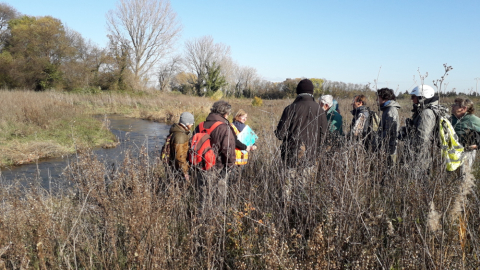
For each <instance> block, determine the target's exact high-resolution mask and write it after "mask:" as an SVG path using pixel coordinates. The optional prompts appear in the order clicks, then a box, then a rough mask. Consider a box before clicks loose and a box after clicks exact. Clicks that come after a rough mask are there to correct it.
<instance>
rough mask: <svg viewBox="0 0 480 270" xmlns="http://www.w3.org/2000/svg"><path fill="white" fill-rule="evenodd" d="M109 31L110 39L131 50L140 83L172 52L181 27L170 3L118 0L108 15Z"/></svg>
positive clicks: (166, 0)
mask: <svg viewBox="0 0 480 270" xmlns="http://www.w3.org/2000/svg"><path fill="white" fill-rule="evenodd" d="M107 29H108V32H109V34H110V36H111V39H113V40H116V41H120V40H122V41H125V42H126V44H124V45H128V46H129V47H130V49H131V51H130V53H131V57H130V58H131V59H132V62H131V66H130V68H131V70H132V72H133V74H134V79H135V81H136V82H140V81H141V80H143V79H145V78H146V77H147V76H148V75H149V74H148V73H149V72H150V71H151V69H152V67H154V66H155V65H156V64H157V63H158V61H159V60H160V59H162V58H163V57H164V56H166V55H168V54H169V53H170V51H171V50H172V48H173V45H174V43H175V41H176V39H177V38H178V37H179V34H180V31H181V25H180V23H179V22H178V21H177V14H176V13H175V12H174V11H173V10H172V9H171V7H170V1H168V0H119V2H118V3H117V5H116V9H115V10H110V11H109V12H108V14H107Z"/></svg>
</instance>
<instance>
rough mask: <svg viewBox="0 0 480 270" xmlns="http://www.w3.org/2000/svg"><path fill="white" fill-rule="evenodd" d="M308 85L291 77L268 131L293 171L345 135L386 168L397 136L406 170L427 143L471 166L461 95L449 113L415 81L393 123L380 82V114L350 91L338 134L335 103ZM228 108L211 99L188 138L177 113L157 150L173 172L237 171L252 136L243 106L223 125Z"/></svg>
mask: <svg viewBox="0 0 480 270" xmlns="http://www.w3.org/2000/svg"><path fill="white" fill-rule="evenodd" d="M313 89H314V86H313V83H312V82H311V81H310V80H308V79H304V80H302V81H300V82H299V84H298V86H297V88H296V92H297V97H296V99H295V100H294V101H293V103H292V104H290V105H288V106H287V107H286V108H285V109H284V110H283V113H282V116H281V118H280V121H279V122H278V126H277V128H276V130H275V136H276V137H277V138H278V139H279V140H281V141H282V143H281V146H280V153H281V158H282V162H283V163H284V166H285V167H286V168H288V169H289V170H291V171H293V172H294V173H298V172H304V171H305V170H307V171H308V170H310V171H311V170H313V169H314V168H315V165H316V162H317V160H318V157H319V155H320V151H323V150H322V149H332V148H333V149H335V148H337V147H338V146H340V145H342V144H343V143H345V142H346V141H353V142H358V144H359V145H361V146H362V147H363V148H364V149H365V150H366V151H372V152H381V153H384V154H385V155H384V156H386V159H387V161H386V164H387V165H388V166H389V167H391V166H395V165H396V164H398V162H399V161H398V158H397V151H398V149H397V148H398V142H399V140H402V141H405V143H404V145H405V147H404V148H405V149H408V153H407V154H402V155H403V156H404V157H403V158H408V159H413V160H414V162H412V163H414V164H416V166H415V168H413V167H412V170H414V171H415V173H416V174H419V175H425V174H428V169H429V166H430V164H431V163H432V159H433V158H434V155H433V154H432V149H442V151H443V152H442V153H443V154H444V157H445V159H446V161H447V163H448V162H450V165H451V168H453V169H452V170H454V169H456V168H457V167H459V166H460V165H461V164H463V163H465V164H466V165H467V166H472V164H473V160H474V158H475V154H476V149H477V145H478V143H479V142H480V135H479V134H480V118H478V117H477V116H475V115H474V112H475V108H474V104H473V102H472V101H471V100H470V99H468V98H461V97H459V98H456V99H455V102H454V103H453V104H451V114H450V113H448V112H449V110H448V108H446V107H445V106H442V105H440V104H439V97H438V95H436V94H435V90H434V89H433V88H432V87H431V86H429V85H419V86H416V87H415V88H413V89H412V90H411V92H410V95H411V100H412V104H413V109H412V112H413V115H412V117H411V118H407V119H406V121H405V125H404V126H401V123H400V118H399V112H398V111H399V109H400V108H401V106H400V104H399V103H398V102H397V101H396V96H395V93H394V91H393V90H392V89H389V88H382V89H380V90H378V91H377V100H376V101H375V102H374V103H373V105H375V106H378V108H379V111H381V117H380V116H378V115H377V113H376V112H375V111H373V110H371V109H370V108H369V107H368V106H367V103H368V102H369V101H368V100H367V97H366V96H365V95H357V96H355V97H354V98H353V100H352V104H351V105H352V111H351V113H352V116H353V118H352V122H351V124H350V130H349V132H344V128H343V127H344V125H343V117H342V115H341V114H340V110H339V108H338V107H339V106H338V102H337V101H336V100H335V99H334V98H333V97H332V96H331V95H323V96H321V97H320V98H319V101H318V102H316V101H315V98H314V96H313ZM231 110H232V106H231V105H230V104H229V103H228V102H226V101H223V100H221V101H217V102H215V103H214V104H213V106H212V108H211V109H210V114H209V115H208V116H207V118H206V120H205V121H204V122H202V123H200V124H199V125H198V126H197V127H195V130H194V132H193V136H190V131H191V128H192V127H193V125H194V117H193V115H192V114H191V113H189V112H184V113H182V114H181V116H180V120H179V123H177V124H174V125H173V126H172V127H171V129H170V135H169V136H168V137H167V142H166V143H165V146H164V149H163V150H162V158H163V159H164V160H165V162H166V163H168V164H169V165H170V167H172V168H173V169H174V171H175V172H176V173H177V175H180V176H181V177H183V178H184V179H186V180H189V179H190V175H191V174H190V172H192V171H193V170H191V169H190V167H191V166H193V167H195V169H198V168H200V171H208V172H209V174H210V175H215V176H216V178H218V179H225V181H226V179H227V178H228V176H229V175H234V176H235V177H236V176H238V174H239V173H240V172H241V171H242V168H243V166H244V165H245V164H247V162H248V156H249V153H251V152H252V151H254V150H255V149H256V148H257V147H256V145H255V140H256V138H257V136H256V135H255V133H254V132H253V130H252V129H251V128H250V127H249V126H248V125H246V124H245V122H246V120H247V116H248V115H247V113H246V112H245V111H244V110H239V111H238V112H237V113H236V114H235V116H234V118H233V119H234V120H233V122H232V123H230V122H229V120H228V116H229V115H230V114H231ZM436 146H439V147H436ZM402 153H403V152H402ZM299 168H301V170H298V169H299ZM202 175H205V173H201V174H200V176H199V175H196V176H195V178H196V181H197V183H199V185H200V186H206V185H207V184H208V183H206V182H205V181H207V180H206V179H205V178H204V177H203V176H202ZM235 177H233V178H231V177H230V179H235ZM214 178H215V177H214ZM231 181H234V180H231ZM217 184H218V183H217ZM222 184H223V185H226V183H222ZM225 191H226V190H225Z"/></svg>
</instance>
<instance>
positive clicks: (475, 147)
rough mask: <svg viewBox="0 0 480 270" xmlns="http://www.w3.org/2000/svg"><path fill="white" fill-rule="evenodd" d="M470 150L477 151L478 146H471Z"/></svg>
mask: <svg viewBox="0 0 480 270" xmlns="http://www.w3.org/2000/svg"><path fill="white" fill-rule="evenodd" d="M468 149H470V150H476V149H477V145H476V144H474V145H470V146H469V147H468Z"/></svg>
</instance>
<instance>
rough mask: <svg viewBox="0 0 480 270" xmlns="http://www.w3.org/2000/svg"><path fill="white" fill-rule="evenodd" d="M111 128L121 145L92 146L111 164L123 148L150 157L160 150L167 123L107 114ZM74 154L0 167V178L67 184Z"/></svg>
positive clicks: (47, 185) (50, 186) (48, 185)
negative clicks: (68, 171) (69, 167)
mask: <svg viewBox="0 0 480 270" xmlns="http://www.w3.org/2000/svg"><path fill="white" fill-rule="evenodd" d="M108 120H109V121H110V130H111V131H112V133H113V134H115V135H116V136H117V138H118V141H119V142H120V144H119V145H118V146H117V147H116V148H110V149H103V148H99V149H95V150H94V153H95V154H96V155H97V157H98V159H99V160H102V161H103V162H106V163H107V164H109V165H110V166H111V165H112V164H113V165H114V166H115V164H117V163H119V162H121V161H122V160H123V158H124V157H125V153H126V150H130V153H131V155H132V156H134V157H135V156H138V153H139V152H140V149H141V148H142V147H145V148H146V149H148V153H149V155H150V156H152V157H153V156H154V155H155V154H156V152H158V151H160V149H161V147H162V145H163V143H164V142H165V138H166V137H167V136H168V131H169V129H170V126H169V125H166V124H163V123H157V122H152V121H146V120H141V119H134V118H126V117H122V116H117V115H109V116H108ZM74 158H76V156H75V155H72V156H68V157H65V158H52V159H46V160H42V161H40V162H38V163H36V164H26V165H21V166H15V167H10V168H0V170H1V171H0V181H1V182H2V183H10V182H12V181H15V180H18V181H20V182H21V183H22V184H29V183H40V184H41V186H42V187H44V188H46V189H57V188H61V187H62V186H68V185H69V183H67V182H66V180H65V177H64V176H63V175H62V173H63V171H64V169H65V167H66V166H67V165H68V163H69V162H70V161H72V159H74Z"/></svg>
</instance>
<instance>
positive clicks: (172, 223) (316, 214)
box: [0, 97, 480, 269]
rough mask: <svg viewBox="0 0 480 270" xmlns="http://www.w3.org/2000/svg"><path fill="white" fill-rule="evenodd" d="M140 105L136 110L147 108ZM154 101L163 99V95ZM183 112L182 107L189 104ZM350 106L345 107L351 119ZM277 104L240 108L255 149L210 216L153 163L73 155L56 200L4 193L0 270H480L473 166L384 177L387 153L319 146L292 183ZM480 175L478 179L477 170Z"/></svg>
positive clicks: (437, 164) (406, 164)
mask: <svg viewBox="0 0 480 270" xmlns="http://www.w3.org/2000/svg"><path fill="white" fill-rule="evenodd" d="M116 98H119V97H112V100H115V99H116ZM142 99H143V98H140V99H139V100H142ZM96 100H97V102H102V101H100V100H101V99H99V98H97V99H96ZM132 100H135V99H131V100H130V101H128V102H132ZM139 100H136V103H137V106H139V107H141V106H145V104H146V103H142V102H141V101H139ZM150 100H151V98H150ZM123 101H124V102H127V101H126V100H125V99H123ZM103 102H104V101H103ZM117 102H118V103H119V100H117ZM150 102H152V101H150ZM157 102H167V100H165V97H163V98H162V101H157ZM170 102H172V100H170ZM176 102H182V104H183V105H185V103H184V102H187V101H180V100H177V101H176ZM190 102H205V100H203V99H201V101H190ZM240 102H244V101H240ZM282 102H285V101H282ZM118 103H117V106H118V105H119V104H118ZM205 103H206V102H205ZM346 103H347V100H342V101H341V106H342V109H344V110H346V109H347V107H346ZM95 104H98V103H95ZM110 104H111V103H110ZM140 104H142V105H140ZM177 104H180V103H177ZM205 105H206V104H205ZM244 105H245V104H243V105H242V106H244ZM269 105H272V106H269ZM283 105H284V104H283V103H282V104H264V107H262V109H259V110H251V108H247V109H246V110H247V111H248V113H249V120H250V121H251V120H252V119H258V120H260V123H259V125H257V126H256V132H257V134H258V135H259V137H260V141H259V142H258V146H259V149H258V151H256V152H254V153H252V155H251V157H250V160H249V163H248V164H247V165H246V167H245V169H244V170H243V171H242V174H241V176H239V177H238V178H234V179H231V180H230V182H229V184H228V190H227V192H228V196H227V199H226V200H225V201H218V200H216V199H218V198H217V197H216V196H217V195H216V194H215V193H213V194H210V196H212V197H207V201H208V200H209V199H211V200H212V202H216V203H213V204H207V205H206V206H205V208H204V209H203V210H202V211H201V210H200V208H199V207H198V206H199V197H198V193H197V191H198V189H197V188H196V186H195V184H194V182H182V180H180V179H178V178H175V177H172V176H171V174H168V172H165V169H164V167H163V166H162V165H161V164H159V163H158V160H156V161H155V162H154V163H153V164H152V160H150V157H149V156H148V155H146V153H144V155H140V158H129V157H128V156H127V158H126V159H125V160H124V162H123V163H122V164H121V165H119V166H117V167H116V168H112V167H111V166H110V165H108V164H104V163H102V162H101V161H99V160H97V158H96V157H95V156H94V155H92V154H90V153H89V152H88V151H84V152H82V153H79V154H78V155H77V159H76V161H75V162H72V163H71V164H70V166H69V167H68V168H67V170H66V172H65V173H66V175H67V177H68V179H69V180H70V181H71V182H72V183H74V186H70V187H68V188H65V189H64V190H63V192H60V193H58V194H51V193H49V192H47V191H46V190H44V189H42V188H41V187H39V186H38V185H37V184H35V181H33V184H32V186H31V187H28V188H27V189H25V188H22V187H21V186H20V184H17V185H4V184H3V185H2V187H1V188H0V198H1V200H2V204H1V205H0V208H1V211H0V212H1V215H0V266H4V267H6V268H8V269H18V268H38V269H74V268H83V269H212V268H217V269H419V268H422V269H461V268H462V269H475V268H478V267H479V266H480V265H479V260H478V258H479V256H480V249H479V248H480V235H479V234H480V231H479V228H480V216H479V213H480V208H479V207H480V203H479V202H478V194H479V191H480V190H479V188H478V187H477V186H476V185H475V180H474V178H473V177H474V176H478V170H477V169H476V171H474V175H473V176H472V175H471V174H470V173H469V174H467V175H466V177H465V176H462V175H461V174H459V173H458V172H456V173H447V172H446V171H445V169H444V166H443V165H442V160H441V158H440V157H439V156H438V155H436V156H435V159H434V160H435V161H434V162H433V164H432V170H431V172H430V173H429V174H419V173H418V172H414V171H412V169H411V168H412V166H411V165H412V164H411V163H410V161H409V159H408V156H402V155H400V156H399V159H400V160H401V162H400V163H399V164H398V166H395V167H393V168H390V169H388V168H387V167H386V166H385V162H384V161H385V160H386V157H385V156H382V155H381V154H375V153H369V152H365V151H364V150H363V148H362V146H361V145H359V144H358V143H355V142H348V141H346V142H345V143H343V144H342V145H341V146H339V147H337V148H333V149H331V148H328V147H323V148H322V150H321V152H320V155H319V158H318V167H316V168H317V170H314V171H313V172H306V171H299V172H297V175H296V176H294V177H292V176H291V174H290V173H289V172H288V171H287V170H285V167H284V166H283V164H282V162H281V160H280V157H279V149H278V145H279V142H278V140H277V139H276V138H275V137H274V135H273V126H274V125H275V124H276V122H277V119H278V117H279V112H281V109H282V108H283V107H281V106H283ZM344 105H345V106H344ZM92 107H93V103H92ZM119 107H121V106H118V107H117V108H119ZM257 108H258V107H257ZM244 109H245V108H244ZM252 109H253V108H252ZM402 110H404V111H405V112H406V111H408V109H407V108H403V109H402ZM437 154H439V153H437ZM474 167H475V168H478V162H477V163H476V164H475V166H474ZM214 183H216V182H214ZM382 183H383V184H382ZM215 186H216V185H215ZM287 187H288V188H287ZM287 190H288V192H287Z"/></svg>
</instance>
